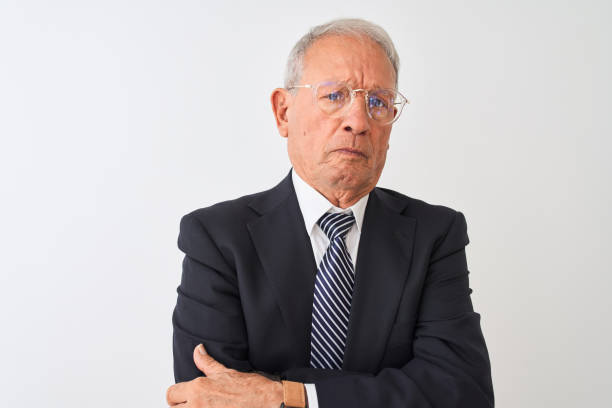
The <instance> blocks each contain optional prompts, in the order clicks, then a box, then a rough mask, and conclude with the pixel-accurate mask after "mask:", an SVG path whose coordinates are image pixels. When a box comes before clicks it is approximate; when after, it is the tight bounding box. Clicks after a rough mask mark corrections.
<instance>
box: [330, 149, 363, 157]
mask: <svg viewBox="0 0 612 408" xmlns="http://www.w3.org/2000/svg"><path fill="white" fill-rule="evenodd" d="M335 151H336V152H340V153H345V154H350V155H352V156H361V157H366V155H365V154H364V153H363V152H362V151H361V150H357V149H351V148H350V147H343V148H341V149H336V150H335Z"/></svg>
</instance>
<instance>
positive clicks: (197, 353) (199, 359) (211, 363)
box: [193, 344, 229, 376]
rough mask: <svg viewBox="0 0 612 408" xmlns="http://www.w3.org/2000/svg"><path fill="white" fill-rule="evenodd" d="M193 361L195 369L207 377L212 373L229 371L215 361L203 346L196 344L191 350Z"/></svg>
mask: <svg viewBox="0 0 612 408" xmlns="http://www.w3.org/2000/svg"><path fill="white" fill-rule="evenodd" d="M193 361H194V362H195V365H196V367H198V369H199V370H200V371H202V372H203V373H204V374H206V375H207V376H208V375H210V374H214V373H219V372H224V371H228V370H229V369H228V368H227V367H225V366H224V365H223V364H221V363H220V362H218V361H217V360H215V359H214V358H213V357H212V356H211V355H210V354H208V352H207V351H206V349H205V348H204V345H203V344H198V345H197V346H196V348H195V349H194V350H193Z"/></svg>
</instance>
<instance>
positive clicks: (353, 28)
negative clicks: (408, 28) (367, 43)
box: [285, 18, 399, 88]
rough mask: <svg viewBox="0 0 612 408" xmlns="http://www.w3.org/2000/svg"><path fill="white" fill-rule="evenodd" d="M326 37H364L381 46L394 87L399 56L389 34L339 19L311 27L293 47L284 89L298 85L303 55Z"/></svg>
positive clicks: (366, 23) (370, 25) (371, 25)
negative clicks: (389, 67)
mask: <svg viewBox="0 0 612 408" xmlns="http://www.w3.org/2000/svg"><path fill="white" fill-rule="evenodd" d="M327 35H344V36H351V37H361V36H365V37H367V38H370V39H371V40H372V41H374V42H376V43H377V44H378V45H380V46H381V48H382V49H383V51H384V52H385V54H387V57H389V61H390V62H391V65H393V70H394V71H395V87H396V88H397V80H398V77H397V74H398V71H399V55H398V54H397V51H396V50H395V46H394V45H393V41H391V37H389V34H387V32H386V31H385V30H384V29H383V28H382V27H380V26H378V25H376V24H374V23H371V22H369V21H366V20H362V19H360V18H340V19H336V20H332V21H330V22H328V23H325V24H321V25H318V26H315V27H312V28H311V29H310V30H309V31H308V32H307V33H306V34H304V36H303V37H302V38H300V39H299V41H298V42H297V43H296V44H295V45H294V46H293V49H292V50H291V52H290V53H289V58H288V59H287V67H286V70H285V88H289V87H291V86H293V85H298V81H299V80H300V78H301V77H302V71H303V69H304V55H305V54H306V51H307V50H308V48H310V46H311V45H312V44H313V43H314V42H315V41H316V40H318V39H319V38H321V37H324V36H327Z"/></svg>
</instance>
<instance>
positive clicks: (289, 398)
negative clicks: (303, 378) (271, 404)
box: [280, 380, 308, 408]
mask: <svg viewBox="0 0 612 408" xmlns="http://www.w3.org/2000/svg"><path fill="white" fill-rule="evenodd" d="M281 382H282V384H283V402H281V405H280V408H307V407H308V404H307V399H306V387H304V384H302V383H301V382H295V381H286V380H281Z"/></svg>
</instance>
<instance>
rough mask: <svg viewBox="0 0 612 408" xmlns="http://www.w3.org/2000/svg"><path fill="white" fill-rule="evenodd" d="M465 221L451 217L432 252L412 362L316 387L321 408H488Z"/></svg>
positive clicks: (486, 365)
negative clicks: (473, 301)
mask: <svg viewBox="0 0 612 408" xmlns="http://www.w3.org/2000/svg"><path fill="white" fill-rule="evenodd" d="M468 242H469V239H468V235H467V225H466V221H465V217H464V215H463V214H462V213H461V212H456V213H455V216H454V219H453V221H452V223H451V225H450V227H449V229H448V231H447V233H446V235H445V236H444V237H443V238H442V239H441V241H440V242H439V243H437V245H436V246H435V247H434V249H433V251H432V255H431V258H430V262H429V270H428V275H427V278H426V281H425V283H424V288H423V293H422V298H421V302H420V309H419V315H418V319H417V323H416V328H415V335H414V341H413V354H414V357H413V359H412V360H410V361H409V362H408V363H407V364H405V365H404V366H403V367H401V368H389V367H388V368H383V369H382V370H381V371H380V372H379V373H378V374H377V375H375V376H371V375H360V374H354V375H346V376H343V377H338V378H327V379H321V380H319V381H316V382H315V385H316V388H317V397H318V402H319V407H320V408H332V407H338V406H351V407H382V406H385V407H390V408H400V407H402V408H406V407H410V408H425V407H470V408H480V407H483V408H484V407H493V406H494V396H493V385H492V380H491V367H490V362H489V356H488V352H487V347H486V344H485V341H484V337H483V335H482V331H481V328H480V315H479V314H478V313H475V312H474V310H473V307H472V302H471V299H470V294H471V293H472V290H471V289H470V288H469V282H468V273H469V271H468V269H467V261H466V254H465V246H466V245H467V244H468Z"/></svg>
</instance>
